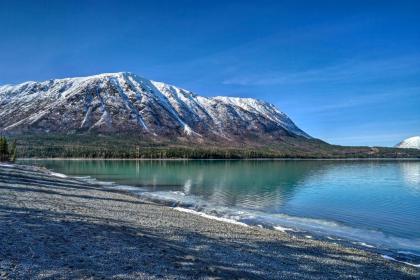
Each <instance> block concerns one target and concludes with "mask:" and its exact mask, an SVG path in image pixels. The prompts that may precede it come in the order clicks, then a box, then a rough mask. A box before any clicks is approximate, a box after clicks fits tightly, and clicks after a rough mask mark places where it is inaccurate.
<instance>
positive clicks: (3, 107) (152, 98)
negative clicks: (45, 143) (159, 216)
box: [0, 72, 311, 140]
mask: <svg viewBox="0 0 420 280" xmlns="http://www.w3.org/2000/svg"><path fill="white" fill-rule="evenodd" d="M0 130H3V131H10V132H23V131H34V132H65V133H76V132H83V131H99V132H136V133H141V134H144V135H154V136H162V137H163V136H179V137H192V138H203V137H205V138H206V137H210V138H213V139H216V138H217V139H232V140H234V139H246V138H247V137H249V138H253V139H255V137H257V138H258V137H271V138H279V137H281V136H292V137H303V138H307V139H309V138H311V137H310V136H309V135H307V134H306V133H305V132H303V131H302V130H300V129H299V128H298V127H297V126H296V125H295V124H294V123H293V122H292V120H291V119H290V118H289V117H287V115H286V114H284V113H283V112H280V111H279V110H277V109H276V108H275V107H274V106H273V105H272V104H268V103H266V102H263V101H259V100H256V99H252V98H237V97H221V96H218V97H214V98H207V97H202V96H198V95H196V94H194V93H192V92H190V91H187V90H184V89H181V88H178V87H175V86H172V85H168V84H164V83H161V82H155V81H151V80H147V79H144V78H141V77H139V76H137V75H134V74H131V73H126V72H122V73H107V74H100V75H95V76H89V77H79V78H66V79H59V80H49V81H45V82H26V83H23V84H20V85H5V86H0Z"/></svg>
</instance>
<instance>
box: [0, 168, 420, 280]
mask: <svg viewBox="0 0 420 280" xmlns="http://www.w3.org/2000/svg"><path fill="white" fill-rule="evenodd" d="M112 278H115V279H162V278H165V279H166V278H167V279H420V269H416V268H414V267H410V266H407V265H404V264H400V263H396V262H392V261H388V260H384V259H383V258H382V257H380V256H379V255H376V254H373V253H369V252H365V251H362V250H358V249H354V248H346V247H344V246H342V245H338V244H334V243H331V242H323V241H317V240H310V239H301V238H298V237H294V238H293V237H292V236H291V235H288V234H285V233H281V232H277V231H272V230H266V229H260V228H254V227H243V226H240V225H234V224H229V223H224V222H219V221H214V220H210V219H206V218H203V217H200V216H197V215H193V214H189V213H184V212H180V211H176V210H174V209H173V208H170V207H167V206H162V205H158V204H154V203H152V202H147V201H145V200H142V199H141V198H139V197H136V196H133V195H130V194H127V193H123V192H118V191H114V190H111V189H109V187H106V186H100V185H95V184H89V183H86V182H83V181H81V180H78V179H75V178H62V177H59V176H57V175H54V174H51V173H49V171H47V170H44V169H40V168H36V167H28V166H22V165H4V164H0V279H112Z"/></svg>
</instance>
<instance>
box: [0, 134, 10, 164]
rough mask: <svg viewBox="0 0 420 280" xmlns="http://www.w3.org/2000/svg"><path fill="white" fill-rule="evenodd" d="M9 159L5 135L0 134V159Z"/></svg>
mask: <svg viewBox="0 0 420 280" xmlns="http://www.w3.org/2000/svg"><path fill="white" fill-rule="evenodd" d="M8 160H9V146H8V144H7V140H6V138H5V137H3V136H0V161H8Z"/></svg>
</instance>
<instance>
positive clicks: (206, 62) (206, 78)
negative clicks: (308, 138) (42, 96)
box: [0, 0, 420, 146]
mask: <svg viewBox="0 0 420 280" xmlns="http://www.w3.org/2000/svg"><path fill="white" fill-rule="evenodd" d="M117 71H129V72H133V73H136V74H138V75H140V76H143V77H145V78H149V79H153V80H158V81H163V82H167V83H171V84H174V85H177V86H180V87H183V88H186V89H188V90H191V91H194V92H196V93H198V94H201V95H205V96H215V95H229V96H241V97H254V98H259V99H263V100H266V101H269V102H271V103H273V104H275V105H276V106H277V107H278V108H280V109H281V110H282V111H284V112H285V113H287V114H288V115H289V116H290V117H291V118H292V119H293V120H294V121H295V122H296V123H297V125H298V126H299V127H301V128H302V129H303V130H305V131H306V132H308V133H309V134H311V135H312V136H314V137H318V138H321V139H323V140H326V141H328V142H330V143H336V144H343V145H370V146H374V145H378V146H391V145H394V144H396V143H397V142H399V141H400V140H402V139H403V138H406V137H409V136H413V135H420V1H401V0H400V1H397V0H395V1H368V0H364V1H309V0H308V1H264V0H255V1H221V0H220V1H217V0H213V1H182V0H176V1H175V0H173V1H151V0H150V1H121V0H120V1H76V0H73V1H39V0H38V1H27V2H26V1H14V0H13V1H12V0H11V1H5V0H0V84H9V83H19V82H23V81H27V80H47V79H51V78H60V77H71V76H84V75H92V74H97V73H102V72H117Z"/></svg>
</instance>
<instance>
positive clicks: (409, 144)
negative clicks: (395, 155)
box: [395, 136, 420, 149]
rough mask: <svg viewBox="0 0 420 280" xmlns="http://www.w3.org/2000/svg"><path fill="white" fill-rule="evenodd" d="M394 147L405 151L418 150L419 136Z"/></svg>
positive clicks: (419, 144) (419, 145)
mask: <svg viewBox="0 0 420 280" xmlns="http://www.w3.org/2000/svg"><path fill="white" fill-rule="evenodd" d="M395 147H396V148H405V149H420V136H414V137H410V138H407V139H405V140H403V141H401V142H400V143H398V144H397V145H396V146H395Z"/></svg>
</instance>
